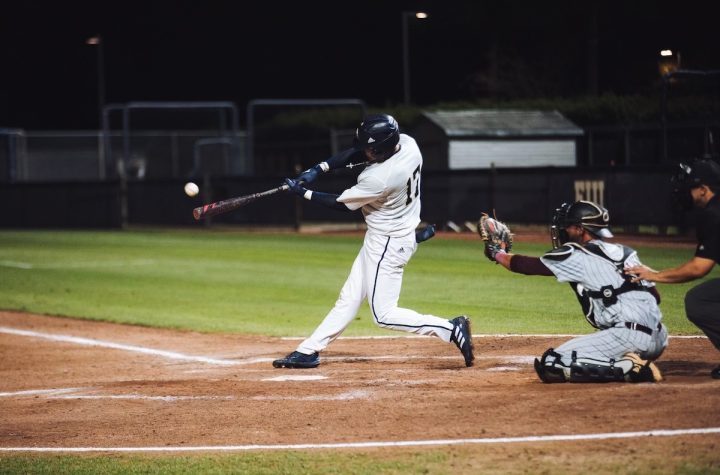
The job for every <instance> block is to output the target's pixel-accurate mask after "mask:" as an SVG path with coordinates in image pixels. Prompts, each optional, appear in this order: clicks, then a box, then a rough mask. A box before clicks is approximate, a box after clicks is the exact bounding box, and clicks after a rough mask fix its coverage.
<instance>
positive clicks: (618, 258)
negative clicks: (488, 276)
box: [540, 240, 662, 329]
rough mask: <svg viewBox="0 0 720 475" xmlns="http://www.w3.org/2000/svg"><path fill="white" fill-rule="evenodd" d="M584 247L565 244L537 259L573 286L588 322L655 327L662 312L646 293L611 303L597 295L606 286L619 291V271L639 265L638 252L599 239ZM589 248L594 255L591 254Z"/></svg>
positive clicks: (621, 277)
mask: <svg viewBox="0 0 720 475" xmlns="http://www.w3.org/2000/svg"><path fill="white" fill-rule="evenodd" d="M586 246H587V247H585V246H581V245H579V244H575V243H569V244H565V245H564V246H562V247H561V248H559V249H555V250H552V251H550V252H548V253H546V254H545V255H544V256H542V257H541V258H540V259H541V260H542V262H543V264H545V265H546V266H547V267H548V268H549V269H550V271H552V273H553V274H555V277H557V280H558V281H559V282H570V283H572V284H574V287H575V290H576V292H577V293H578V295H579V297H580V298H581V302H582V301H583V297H584V300H585V301H586V302H587V303H588V304H589V308H583V310H584V311H585V313H586V318H588V321H590V323H591V324H593V325H594V326H596V327H598V328H601V329H602V328H611V327H615V326H618V325H622V324H624V323H625V322H630V323H633V322H634V323H639V324H642V325H644V326H646V327H648V328H651V329H654V328H657V326H658V324H659V323H660V320H661V319H662V313H661V312H660V309H659V307H658V305H657V302H656V301H655V297H653V295H652V294H650V293H649V292H643V291H631V292H625V293H620V294H619V295H617V301H616V302H614V303H608V302H607V301H606V300H605V299H603V298H602V296H601V295H598V294H602V291H603V290H604V289H607V288H608V286H609V287H612V289H615V290H617V289H620V287H621V286H622V285H623V284H624V283H625V282H626V279H625V277H624V275H623V274H622V269H623V268H627V267H631V266H635V265H640V259H639V258H638V255H637V252H635V251H633V250H632V249H630V248H627V247H625V246H622V245H619V244H611V243H606V242H604V241H602V240H592V241H590V242H589V243H588V244H586ZM591 248H592V249H594V250H595V251H596V252H592V249H591ZM603 255H604V257H603ZM613 261H614V262H613ZM616 263H617V264H616ZM641 285H642V286H643V287H651V286H654V284H652V283H651V282H647V281H642V282H641ZM608 290H609V289H608ZM588 291H589V292H591V293H593V294H594V297H592V296H591V297H590V298H588ZM596 292H597V293H596ZM613 292H614V290H613ZM583 307H585V305H583Z"/></svg>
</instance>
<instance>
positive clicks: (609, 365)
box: [570, 351, 625, 383]
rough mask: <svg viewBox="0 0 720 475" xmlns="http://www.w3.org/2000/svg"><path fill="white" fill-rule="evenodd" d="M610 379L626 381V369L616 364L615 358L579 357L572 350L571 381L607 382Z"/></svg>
mask: <svg viewBox="0 0 720 475" xmlns="http://www.w3.org/2000/svg"><path fill="white" fill-rule="evenodd" d="M610 381H625V371H623V369H622V368H621V367H618V366H615V360H614V359H610V360H609V361H608V362H604V361H601V360H594V359H590V358H578V357H577V353H576V352H575V351H573V352H572V362H571V363H570V382H572V383H607V382H610Z"/></svg>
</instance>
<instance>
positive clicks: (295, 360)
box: [273, 351, 320, 368]
mask: <svg viewBox="0 0 720 475" xmlns="http://www.w3.org/2000/svg"><path fill="white" fill-rule="evenodd" d="M319 364H320V355H318V352H317V351H316V352H315V353H313V354H311V355H306V354H305V353H300V352H299V351H293V352H292V353H290V354H289V355H287V356H286V357H285V358H280V359H279V360H275V361H273V367H275V368H317V366H318V365H319Z"/></svg>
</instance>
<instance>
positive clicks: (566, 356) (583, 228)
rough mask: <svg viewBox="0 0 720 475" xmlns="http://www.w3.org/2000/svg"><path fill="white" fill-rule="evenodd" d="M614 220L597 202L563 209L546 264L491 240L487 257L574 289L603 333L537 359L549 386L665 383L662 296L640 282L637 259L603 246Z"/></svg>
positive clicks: (615, 247)
mask: <svg viewBox="0 0 720 475" xmlns="http://www.w3.org/2000/svg"><path fill="white" fill-rule="evenodd" d="M609 221H610V216H609V214H608V211H607V210H606V209H605V208H603V207H601V206H599V205H597V204H596V203H593V202H590V201H577V202H575V203H572V204H568V203H565V204H563V205H562V206H561V207H560V208H558V209H557V210H555V214H554V216H553V224H552V226H551V228H550V229H551V234H552V241H553V249H552V250H551V251H549V252H547V253H545V254H544V255H543V256H542V257H539V258H538V257H528V256H523V255H519V254H511V253H508V252H505V250H504V249H503V248H502V247H503V246H502V245H498V244H497V243H493V242H492V240H486V243H485V247H486V249H485V254H486V256H487V257H488V258H489V259H490V260H491V261H495V262H497V263H498V264H501V265H502V266H503V267H505V268H506V269H508V270H510V271H512V272H517V273H521V274H526V275H545V276H555V277H556V278H557V280H558V281H559V282H568V283H570V286H571V287H572V289H573V291H574V293H575V295H576V297H577V298H578V300H579V301H580V305H581V306H582V310H583V313H584V315H585V318H586V319H587V321H588V322H589V323H590V324H591V325H592V326H593V327H595V328H597V329H599V330H600V331H597V332H595V333H592V334H589V335H584V336H581V337H578V338H573V339H571V340H570V341H568V342H566V343H564V344H562V345H560V346H559V347H558V348H555V349H553V348H550V349H548V350H547V351H546V352H545V353H544V354H543V355H542V357H541V359H539V360H538V359H536V360H535V371H536V372H537V374H538V376H539V377H540V379H541V380H542V381H543V382H545V383H564V382H566V381H570V382H576V383H582V382H607V381H628V382H640V381H647V382H656V381H660V380H662V375H661V373H660V370H659V369H658V368H657V366H655V364H654V363H652V361H653V360H655V359H657V358H658V357H659V356H660V355H661V354H662V352H663V351H664V350H665V348H666V346H667V341H668V334H667V329H666V328H665V326H664V325H663V324H662V322H661V320H662V314H661V312H660V309H659V307H658V303H659V301H660V295H659V293H658V292H657V290H656V289H655V286H654V284H652V283H650V282H647V281H640V282H632V276H631V275H629V274H628V273H627V272H626V269H627V268H629V267H632V266H636V265H639V264H640V259H639V258H638V255H637V252H635V251H634V250H633V249H631V248H629V247H627V246H623V245H621V244H610V243H607V242H604V241H603V238H611V237H613V235H612V233H611V232H610V230H609V229H608V224H609Z"/></svg>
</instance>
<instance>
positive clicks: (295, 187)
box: [285, 178, 307, 196]
mask: <svg viewBox="0 0 720 475" xmlns="http://www.w3.org/2000/svg"><path fill="white" fill-rule="evenodd" d="M285 184H286V185H287V186H288V187H289V188H290V191H292V192H293V193H295V194H296V195H300V196H305V192H306V191H307V189H306V188H305V187H303V186H302V185H301V184H300V183H298V180H293V179H292V178H285Z"/></svg>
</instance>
